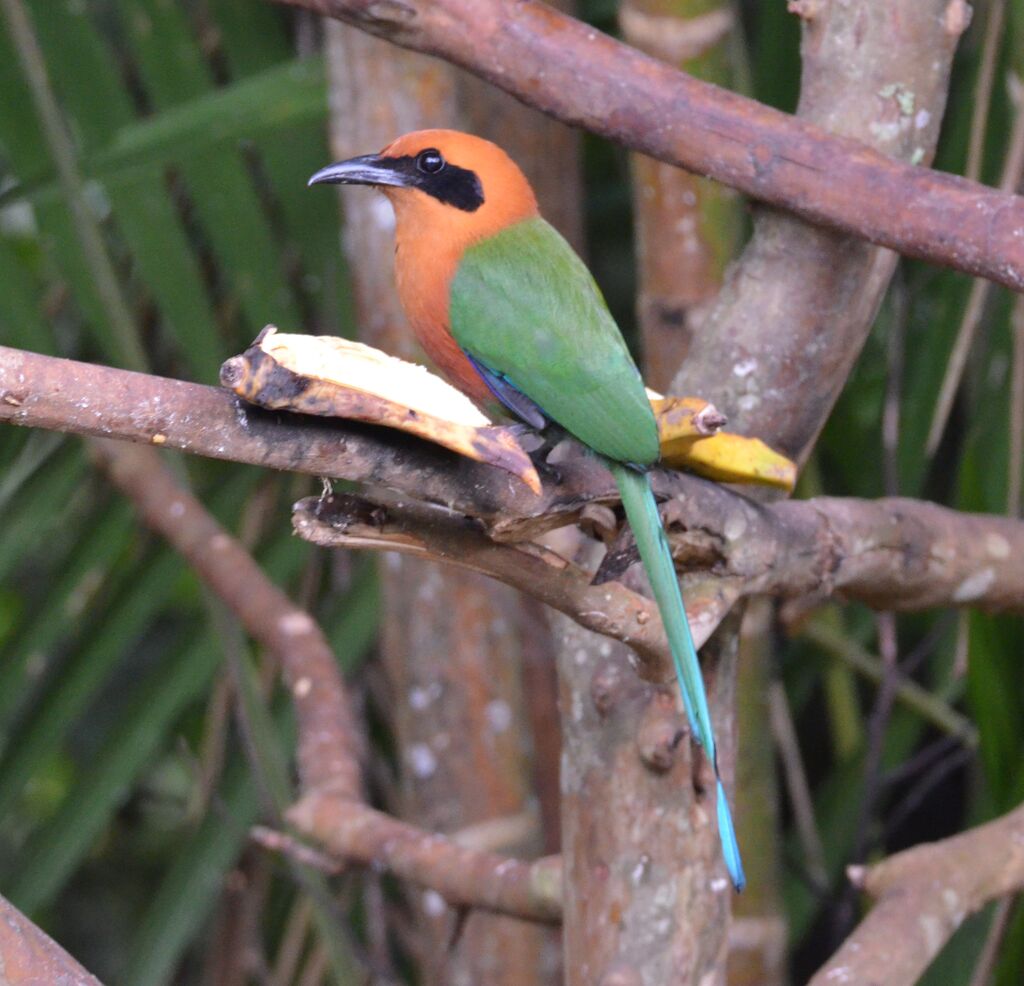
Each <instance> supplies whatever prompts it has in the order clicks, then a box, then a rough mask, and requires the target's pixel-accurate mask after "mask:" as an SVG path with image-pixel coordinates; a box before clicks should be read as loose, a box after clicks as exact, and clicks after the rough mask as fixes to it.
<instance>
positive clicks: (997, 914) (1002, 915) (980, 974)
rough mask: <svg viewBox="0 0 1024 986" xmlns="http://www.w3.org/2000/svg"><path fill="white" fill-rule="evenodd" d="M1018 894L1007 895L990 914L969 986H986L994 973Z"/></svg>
mask: <svg viewBox="0 0 1024 986" xmlns="http://www.w3.org/2000/svg"><path fill="white" fill-rule="evenodd" d="M1018 897H1019V894H1007V895H1006V896H1005V897H1004V898H1003V899H1002V900H1001V901H999V903H998V904H996V907H995V911H994V912H993V914H992V923H991V924H990V925H989V928H988V934H987V935H986V936H985V944H984V946H983V947H982V950H981V954H980V955H979V956H978V961H977V963H976V964H975V966H974V971H973V972H972V973H971V981H970V984H969V986H988V984H989V982H990V981H991V979H992V974H993V973H994V972H995V967H996V962H997V961H998V959H999V950H1000V949H1001V948H1002V947H1003V942H1004V941H1005V940H1006V932H1007V931H1008V930H1009V928H1010V918H1012V917H1013V910H1014V905H1015V904H1016V903H1017V900H1018Z"/></svg>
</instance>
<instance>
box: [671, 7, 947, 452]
mask: <svg viewBox="0 0 1024 986" xmlns="http://www.w3.org/2000/svg"><path fill="white" fill-rule="evenodd" d="M951 6H952V5H951V4H950V3H949V2H948V0H903V2H899V3H886V4H843V3H836V2H825V3H819V4H815V5H814V11H813V13H812V14H811V15H810V16H808V17H807V18H806V19H805V21H804V38H803V49H802V53H803V75H802V83H801V95H800V105H799V109H798V113H799V116H800V118H801V119H807V120H810V121H813V122H814V123H817V124H819V125H820V126H821V127H824V128H827V129H829V130H831V131H834V132H835V133H837V134H840V135H843V136H845V137H856V138H858V139H860V140H862V141H865V142H866V143H870V144H872V145H873V146H874V147H876V148H877V150H878V151H879V152H882V153H884V154H886V155H891V156H892V157H891V158H889V157H887V158H886V160H892V159H893V158H902V159H904V160H910V159H917V160H921V161H925V162H927V161H930V160H931V157H932V154H933V152H934V148H935V141H936V138H937V136H938V130H939V123H940V121H941V119H942V113H943V109H944V106H945V96H946V87H947V84H948V75H949V67H950V63H951V60H952V55H953V50H954V46H955V43H956V41H957V35H956V34H955V33H951V32H950V31H949V30H948V25H947V23H946V21H945V20H944V17H945V16H946V15H947V14H948V12H949V10H950V8H951ZM894 166H895V164H894ZM828 180H829V181H830V182H831V183H833V184H834V185H839V184H842V183H843V181H844V177H843V175H842V174H840V173H838V172H835V171H833V170H831V169H830V170H829V173H828ZM906 193H907V195H908V199H907V202H909V201H911V200H912V199H913V194H912V193H911V192H910V189H909V187H908V188H907V189H906ZM856 194H857V195H858V196H864V198H862V199H861V203H862V205H865V208H867V206H866V202H867V199H869V198H870V196H871V194H872V193H871V192H870V191H868V190H866V189H860V190H858V191H857V192H856ZM929 207H930V206H929ZM915 208H916V206H915ZM940 214H941V213H935V217H936V218H937V217H938V216H939V215H940ZM893 215H894V216H895V213H894V214H893ZM956 221H958V220H954V219H952V217H949V216H948V214H947V219H946V220H944V221H943V222H944V224H945V223H946V222H954V223H955V222H956ZM934 235H935V236H936V237H937V238H939V239H941V238H943V236H944V235H945V234H944V233H943V232H942V231H941V230H936V231H935V234H934ZM896 260H897V258H896V256H895V255H894V254H892V253H890V252H888V251H885V250H879V249H878V248H876V247H872V246H870V245H869V244H867V243H864V242H860V241H858V240H856V239H853V238H851V237H850V236H844V235H841V234H839V233H836V232H833V231H829V230H825V229H817V228H814V227H811V226H808V225H807V224H805V223H803V222H800V221H799V220H798V219H796V218H794V217H792V216H786V215H782V214H780V213H777V212H774V211H771V210H767V209H765V210H761V211H760V212H759V213H758V215H757V218H756V221H755V228H754V235H753V238H752V240H751V242H750V244H749V246H748V247H747V249H746V251H745V252H744V255H743V262H742V263H741V264H739V265H738V266H737V267H736V268H734V269H733V270H732V271H731V273H730V276H729V277H728V279H727V281H726V284H725V287H724V288H723V290H722V293H721V295H720V296H719V298H718V300H717V302H716V304H715V305H714V306H713V307H712V309H711V311H710V312H709V314H708V316H707V318H706V319H705V320H704V321H703V323H702V324H701V326H700V330H699V332H698V333H697V334H696V335H695V338H694V345H693V348H692V350H691V354H690V358H689V360H688V361H687V363H686V364H685V365H684V366H683V367H682V369H681V370H680V372H679V373H678V374H677V376H676V378H675V380H674V381H673V387H674V388H678V387H683V388H684V390H681V391H678V392H679V393H685V392H686V390H685V387H686V386H687V385H691V386H692V385H693V384H694V382H699V383H700V384H701V387H702V390H701V395H702V396H704V397H707V399H708V400H711V401H713V402H714V403H715V405H716V406H717V407H719V409H720V410H722V412H723V413H724V414H725V415H726V416H727V417H728V419H729V427H730V429H734V430H736V431H739V432H741V433H743V434H757V435H758V436H760V437H761V438H763V439H764V440H765V441H767V442H768V443H769V444H770V445H772V446H773V447H775V448H778V449H779V450H780V451H782V452H784V453H785V454H787V455H789V456H790V457H791V458H795V459H798V460H801V461H802V460H803V459H804V458H805V457H806V455H807V454H808V452H809V451H810V448H811V446H812V444H813V442H814V439H815V438H816V437H817V434H818V432H819V431H820V429H821V427H822V426H823V425H824V423H825V420H826V418H827V417H828V414H829V412H830V411H831V409H832V405H833V404H834V403H835V400H836V398H837V396H838V395H839V391H840V390H841V389H842V387H843V384H844V383H845V382H846V378H847V376H848V375H849V372H850V369H851V368H852V366H853V363H854V361H855V360H856V358H857V356H858V354H859V353H860V350H861V347H862V346H863V344H864V341H865V339H866V338H867V334H868V331H869V329H870V327H871V323H872V320H873V318H874V314H875V312H876V311H877V309H878V305H879V304H880V302H881V298H882V295H883V294H884V292H885V289H886V287H887V286H888V283H889V279H890V277H891V275H892V271H893V269H894V267H895V264H896Z"/></svg>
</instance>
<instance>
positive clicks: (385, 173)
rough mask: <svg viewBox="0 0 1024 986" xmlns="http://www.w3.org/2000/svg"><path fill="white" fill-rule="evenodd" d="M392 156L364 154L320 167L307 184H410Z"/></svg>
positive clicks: (402, 185) (397, 186)
mask: <svg viewBox="0 0 1024 986" xmlns="http://www.w3.org/2000/svg"><path fill="white" fill-rule="evenodd" d="M396 164H397V162H396V161H395V159H394V158H385V157H381V156H380V155H378V154H364V155H363V156H362V157H354V158H349V160H347V161H338V162H337V163H336V164H329V165H327V167H326V168H321V169H320V170H319V171H318V172H317V173H316V174H315V175H313V177H312V178H310V179H309V181H308V182H306V184H307V185H391V186H394V187H395V188H405V187H406V186H408V185H409V184H410V182H409V176H408V175H407V174H404V173H403V172H402V171H401V170H399V168H397V167H395V165H396Z"/></svg>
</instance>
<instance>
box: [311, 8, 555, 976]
mask: <svg viewBox="0 0 1024 986" xmlns="http://www.w3.org/2000/svg"><path fill="white" fill-rule="evenodd" d="M329 45H330V65H331V76H332V86H331V101H332V136H333V153H334V154H335V155H336V156H337V157H339V158H341V157H350V156H353V155H356V154H362V153H367V152H368V151H372V150H376V149H377V148H378V147H381V146H383V145H385V144H387V143H389V142H390V141H391V140H392V139H393V138H394V137H396V136H398V135H399V134H402V133H405V132H407V131H410V130H416V129H421V128H425V127H431V126H452V125H454V124H455V121H457V120H458V118H459V102H460V99H459V97H460V91H461V90H462V88H463V87H464V84H465V83H464V82H463V81H462V80H460V79H459V78H458V77H457V74H456V72H455V70H453V69H451V68H450V67H449V66H446V65H444V64H443V63H442V62H438V61H434V60H431V59H428V58H425V57H424V56H422V55H416V54H413V53H409V52H399V51H396V50H395V49H393V48H389V47H388V46H387V45H386V44H384V43H383V42H381V41H379V40H377V39H374V38H371V37H369V36H367V35H365V34H362V33H361V32H359V31H356V30H354V29H352V28H348V27H343V26H341V25H333V26H332V28H331V30H330V33H329ZM475 84H476V85H479V84H478V83H475ZM503 98H504V99H506V100H507V97H503ZM477 102H478V104H479V105H480V106H481V107H483V106H484V105H486V104H488V103H493V100H487V99H480V100H478V101H477ZM519 112H521V113H525V112H528V111H526V110H525V109H523V108H519ZM553 126H554V125H553V124H548V126H547V129H552V128H553ZM512 129H513V132H515V131H516V130H518V131H522V132H530V129H531V128H530V127H529V126H522V125H520V126H518V127H515V128H512ZM524 150H525V148H524ZM524 163H525V162H524ZM343 195H344V205H345V216H346V222H345V234H344V235H345V247H346V252H347V253H348V257H349V264H350V270H351V272H352V280H353V283H354V286H355V295H356V313H357V317H358V320H359V324H360V327H361V336H362V339H363V341H365V342H367V343H369V344H371V345H373V346H376V347H379V348H381V349H384V350H385V351H387V352H388V353H390V354H393V355H398V356H402V357H404V358H412V359H415V358H417V356H420V354H419V353H418V351H417V347H416V344H415V342H414V340H413V336H412V333H411V332H410V331H409V329H408V326H407V325H406V322H405V319H404V316H403V314H402V312H401V310H400V307H399V305H398V301H397V296H396V293H395V288H394V282H393V271H392V267H393V264H392V258H393V255H394V241H393V233H392V221H391V216H390V206H389V205H388V203H387V202H386V201H385V200H384V199H383V198H382V197H380V196H378V195H376V194H373V193H370V192H368V191H367V190H366V189H347V190H345V191H344V193H343ZM420 358H422V357H421V356H420ZM380 577H381V580H382V590H383V592H382V595H383V605H382V612H383V613H385V614H387V615H388V618H387V619H386V620H385V622H384V624H383V629H382V639H381V656H382V659H383V664H384V668H385V671H386V675H387V679H388V692H389V695H390V699H389V702H388V712H389V715H390V717H391V722H392V727H393V729H394V732H395V738H396V744H397V747H398V749H399V751H400V754H401V769H400V785H399V791H400V794H399V797H400V804H399V805H397V806H396V808H397V809H398V813H399V814H400V815H401V816H402V817H404V818H407V819H410V820H415V821H416V822H417V823H419V824H421V825H424V826H426V827H428V828H430V829H432V830H437V831H440V832H446V833H454V832H457V831H459V830H464V829H466V828H468V827H472V826H476V825H479V824H481V823H486V822H493V821H494V820H496V819H501V818H509V817H515V816H525V817H529V816H530V815H531V813H532V814H533V815H534V816H536V812H535V811H534V810H533V809H532V808H531V804H532V791H531V780H532V773H531V766H530V736H529V724H530V723H529V718H528V717H527V715H526V713H525V698H524V695H523V691H522V681H521V670H522V661H521V646H520V641H519V635H518V630H519V614H518V604H517V600H516V598H515V594H514V593H513V592H512V591H511V590H509V589H508V588H506V587H505V586H502V585H499V584H497V583H495V582H493V581H491V580H489V579H485V578H482V577H481V576H479V575H477V574H476V573H474V572H469V571H456V570H451V569H444V568H439V567H438V566H437V565H436V564H435V563H433V562H431V561H429V560H426V561H425V560H421V559H417V558H407V557H401V556H399V555H394V554H393V555H388V556H387V557H386V558H385V559H384V564H383V565H382V566H381V569H380ZM540 846H541V833H540V826H539V821H538V819H537V818H536V817H534V818H533V821H532V824H531V825H529V826H527V831H526V834H525V837H524V835H523V833H520V834H519V835H518V836H517V837H516V839H515V841H514V842H513V843H512V844H508V845H504V846H502V848H503V849H504V850H506V851H509V852H512V853H514V854H526V855H536V854H537V852H538V851H539V848H540ZM412 903H413V907H412V909H411V913H412V915H413V919H414V925H415V928H416V932H415V934H414V936H413V937H412V938H411V939H410V944H411V947H412V948H413V950H414V952H415V954H416V959H417V964H418V967H419V970H420V975H421V977H422V980H423V982H425V983H444V984H448V983H453V984H455V983H475V982H488V983H493V984H495V986H501V984H503V983H505V984H509V986H528V984H531V983H542V982H550V981H552V980H551V977H550V975H549V974H548V973H547V972H546V970H548V969H552V968H553V969H556V970H557V948H556V947H555V943H554V940H553V938H552V935H551V934H550V933H548V932H546V931H544V930H543V929H541V928H538V927H537V926H535V925H532V924H524V923H523V922H522V921H518V920H516V919H513V918H509V917H504V916H499V915H495V914H485V913H476V912H473V913H471V914H470V915H469V916H468V918H466V923H465V926H464V927H462V928H460V930H459V934H458V935H454V934H453V930H454V928H455V927H456V926H457V922H458V921H459V920H460V918H459V916H458V915H457V914H456V913H454V912H453V911H451V910H450V909H449V908H447V907H446V906H445V904H444V901H443V900H442V899H441V898H440V897H439V896H438V894H437V892H436V891H433V890H430V891H427V892H426V893H425V894H423V895H421V896H416V897H414V898H413V899H412ZM552 957H554V958H555V959H556V961H555V962H554V963H553V962H552V961H551V960H552Z"/></svg>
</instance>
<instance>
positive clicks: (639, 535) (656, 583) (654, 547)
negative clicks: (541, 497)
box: [608, 461, 746, 890]
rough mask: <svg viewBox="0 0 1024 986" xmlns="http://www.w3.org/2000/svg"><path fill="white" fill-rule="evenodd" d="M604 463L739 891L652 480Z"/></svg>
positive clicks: (728, 820) (734, 852)
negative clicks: (703, 763) (707, 776)
mask: <svg viewBox="0 0 1024 986" xmlns="http://www.w3.org/2000/svg"><path fill="white" fill-rule="evenodd" d="M608 466H609V468H610V469H611V471H612V474H613V475H614V476H615V482H616V484H617V485H618V487H619V494H620V496H621V497H622V506H623V507H624V508H625V511H626V519H627V520H628V521H629V523H630V526H631V527H632V529H633V535H634V537H635V538H636V546H637V549H638V550H639V552H640V560H641V561H642V562H643V564H644V569H645V570H646V572H647V578H648V579H649V581H650V583H651V589H652V590H653V591H654V599H655V601H656V602H657V604H658V609H659V611H660V612H661V619H662V622H663V623H664V624H665V634H666V636H667V637H668V642H669V648H670V649H671V651H672V659H673V661H674V663H675V668H676V677H677V678H678V679H679V687H680V689H681V691H682V693H683V705H684V706H685V707H686V714H687V716H688V717H689V720H690V728H691V729H692V730H693V735H694V736H695V737H696V738H697V740H698V742H699V743H700V744H701V746H703V747H704V750H705V752H706V753H707V755H708V758H709V759H710V760H711V763H712V766H713V767H714V770H715V779H716V781H717V789H718V790H717V798H718V835H719V838H720V839H721V842H722V855H723V856H724V857H725V865H726V867H727V868H728V870H729V876H730V877H731V878H732V882H733V886H734V887H735V888H736V889H737V890H742V889H743V886H744V884H745V883H746V877H745V876H744V875H743V863H742V862H741V860H740V850H739V846H738V844H737V842H736V830H735V828H734V827H733V822H732V813H731V812H730V811H729V802H728V800H727V799H726V796H725V788H723V787H722V779H721V777H720V776H719V773H718V758H717V756H716V753H715V734H714V732H713V730H712V728H711V713H710V712H709V710H708V699H707V695H706V694H705V692H704V679H703V678H702V677H701V673H700V664H699V662H698V661H697V649H696V648H695V647H694V646H693V637H692V635H691V634H690V624H689V623H688V621H687V619H686V609H685V608H684V607H683V596H682V593H681V592H680V591H679V579H678V577H677V576H676V570H675V565H674V564H673V563H672V553H671V551H670V549H669V544H668V538H667V537H666V536H665V529H664V527H663V526H662V523H661V517H660V515H659V514H658V505H657V503H656V502H655V500H654V493H653V492H652V490H651V481H650V478H649V477H648V476H647V474H646V473H644V472H638V471H637V470H636V469H633V468H631V467H630V466H627V465H624V464H623V463H621V462H610V461H609V462H608Z"/></svg>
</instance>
